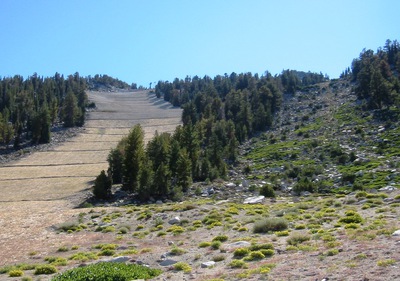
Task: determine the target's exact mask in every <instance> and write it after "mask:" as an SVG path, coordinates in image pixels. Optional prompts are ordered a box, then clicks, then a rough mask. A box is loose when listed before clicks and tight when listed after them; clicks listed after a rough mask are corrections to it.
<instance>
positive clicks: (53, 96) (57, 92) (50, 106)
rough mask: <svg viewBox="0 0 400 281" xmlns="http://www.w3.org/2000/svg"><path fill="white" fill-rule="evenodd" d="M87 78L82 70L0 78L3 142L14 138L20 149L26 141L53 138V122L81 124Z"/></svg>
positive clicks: (0, 113) (13, 140)
mask: <svg viewBox="0 0 400 281" xmlns="http://www.w3.org/2000/svg"><path fill="white" fill-rule="evenodd" d="M85 90H86V79H85V78H82V77H80V76H79V73H75V74H74V75H69V76H68V77H67V78H64V76H63V75H60V74H58V73H56V74H55V75H54V76H53V77H47V78H44V77H40V76H38V75H37V74H36V73H35V74H33V75H32V76H30V77H28V78H27V79H24V78H23V77H22V76H19V75H15V76H14V77H5V78H2V79H1V80H0V143H2V144H5V145H8V144H10V143H12V142H13V145H14V148H15V149H18V148H19V147H20V145H21V143H23V142H25V141H29V142H32V143H34V144H38V143H47V142H49V141H50V139H51V136H50V130H51V126H52V125H54V124H56V123H57V122H62V123H63V125H64V126H65V127H73V126H81V125H83V123H84V121H85V106H86V104H87V96H86V93H85Z"/></svg>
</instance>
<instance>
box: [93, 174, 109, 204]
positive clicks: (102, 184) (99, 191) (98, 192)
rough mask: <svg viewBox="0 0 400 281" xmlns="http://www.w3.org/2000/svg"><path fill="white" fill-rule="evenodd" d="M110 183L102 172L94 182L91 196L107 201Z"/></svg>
mask: <svg viewBox="0 0 400 281" xmlns="http://www.w3.org/2000/svg"><path fill="white" fill-rule="evenodd" d="M111 186H112V182H111V180H110V179H109V178H108V177H107V175H106V173H105V172H104V170H102V171H101V173H100V175H98V176H97V178H96V180H95V182H94V188H93V194H94V196H95V197H96V198H97V199H108V198H110V197H111Z"/></svg>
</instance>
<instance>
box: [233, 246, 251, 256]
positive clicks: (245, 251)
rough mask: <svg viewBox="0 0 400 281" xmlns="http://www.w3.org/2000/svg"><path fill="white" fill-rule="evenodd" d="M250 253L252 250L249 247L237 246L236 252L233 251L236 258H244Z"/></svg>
mask: <svg viewBox="0 0 400 281" xmlns="http://www.w3.org/2000/svg"><path fill="white" fill-rule="evenodd" d="M249 253H250V250H249V249H248V248H237V249H236V250H235V251H234V252H233V256H234V257H235V258H242V257H245V256H247V255H248V254H249Z"/></svg>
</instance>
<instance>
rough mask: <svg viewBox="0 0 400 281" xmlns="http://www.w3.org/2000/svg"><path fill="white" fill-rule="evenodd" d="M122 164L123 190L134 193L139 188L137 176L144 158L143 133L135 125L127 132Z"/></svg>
mask: <svg viewBox="0 0 400 281" xmlns="http://www.w3.org/2000/svg"><path fill="white" fill-rule="evenodd" d="M126 141H127V143H126V148H125V157H124V162H123V188H124V189H125V190H127V191H130V192H136V191H137V190H138V187H139V174H140V170H141V168H142V163H143V157H144V153H145V152H144V131H143V129H142V127H141V126H140V125H135V126H134V127H133V129H132V130H131V131H130V132H129V135H128V137H127V140H126Z"/></svg>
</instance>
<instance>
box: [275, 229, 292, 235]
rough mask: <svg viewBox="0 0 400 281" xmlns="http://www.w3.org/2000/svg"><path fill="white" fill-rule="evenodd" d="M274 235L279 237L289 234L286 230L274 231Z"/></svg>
mask: <svg viewBox="0 0 400 281" xmlns="http://www.w3.org/2000/svg"><path fill="white" fill-rule="evenodd" d="M275 235H276V236H278V237H281V236H289V231H287V230H283V231H276V232H275Z"/></svg>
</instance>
